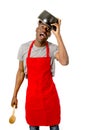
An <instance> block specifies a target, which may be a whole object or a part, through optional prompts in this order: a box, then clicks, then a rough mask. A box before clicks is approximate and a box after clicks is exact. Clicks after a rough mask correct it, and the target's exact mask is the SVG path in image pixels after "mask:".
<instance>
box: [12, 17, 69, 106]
mask: <svg viewBox="0 0 87 130" xmlns="http://www.w3.org/2000/svg"><path fill="white" fill-rule="evenodd" d="M58 21H59V22H58V24H57V23H55V24H52V25H55V26H56V31H54V30H51V29H50V28H49V26H47V25H46V24H43V23H38V27H37V28H36V40H35V45H36V46H37V47H43V46H45V45H46V41H47V39H48V38H49V37H50V36H51V32H52V33H53V34H54V35H55V38H56V40H57V43H58V50H59V51H58V53H56V55H55V58H56V60H57V61H59V62H60V64H61V65H64V66H65V65H68V64H69V57H68V54H67V50H66V48H65V45H64V43H63V40H62V37H61V34H60V25H61V20H60V19H58ZM24 76H25V74H24V66H23V61H19V66H18V71H17V74H16V81H15V88H14V93H13V97H12V101H11V106H12V107H13V106H14V105H15V108H17V107H18V99H17V94H18V91H19V88H20V86H21V84H22V82H23V80H24Z"/></svg>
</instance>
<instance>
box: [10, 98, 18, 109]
mask: <svg viewBox="0 0 87 130" xmlns="http://www.w3.org/2000/svg"><path fill="white" fill-rule="evenodd" d="M14 105H15V108H17V107H18V100H17V97H13V98H12V101H11V106H12V107H13V106H14Z"/></svg>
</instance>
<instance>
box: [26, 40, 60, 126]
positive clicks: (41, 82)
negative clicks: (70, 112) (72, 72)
mask: <svg viewBox="0 0 87 130" xmlns="http://www.w3.org/2000/svg"><path fill="white" fill-rule="evenodd" d="M33 44H34V41H33V42H32V44H31V46H30V48H29V52H28V57H27V59H26V62H27V71H28V87H27V92H26V104H25V110H26V121H27V123H28V124H29V125H31V126H52V125H56V124H59V123H60V102H59V97H58V93H57V90H56V87H55V84H54V82H53V80H52V74H51V65H50V60H51V59H50V57H49V46H48V43H46V57H39V58H38V57H37V58H36V57H30V53H31V49H32V47H33Z"/></svg>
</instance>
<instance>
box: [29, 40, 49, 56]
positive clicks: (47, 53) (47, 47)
mask: <svg viewBox="0 0 87 130" xmlns="http://www.w3.org/2000/svg"><path fill="white" fill-rule="evenodd" d="M34 42H35V40H34V41H33V42H32V43H31V45H30V48H29V51H28V57H30V53H31V49H32V47H33V44H34ZM46 56H47V57H49V46H48V42H47V43H46Z"/></svg>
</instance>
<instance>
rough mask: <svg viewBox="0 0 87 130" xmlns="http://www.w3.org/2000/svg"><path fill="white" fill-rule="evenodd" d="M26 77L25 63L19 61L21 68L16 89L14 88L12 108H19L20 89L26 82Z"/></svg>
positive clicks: (18, 72)
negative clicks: (18, 96)
mask: <svg viewBox="0 0 87 130" xmlns="http://www.w3.org/2000/svg"><path fill="white" fill-rule="evenodd" d="M24 76H25V75H24V66H23V61H19V68H18V71H17V75H16V82H15V88H14V93H13V97H12V101H11V106H12V107H13V106H14V105H15V107H16V108H17V105H18V100H17V94H18V91H19V88H20V86H21V84H22V82H23V80H24Z"/></svg>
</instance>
